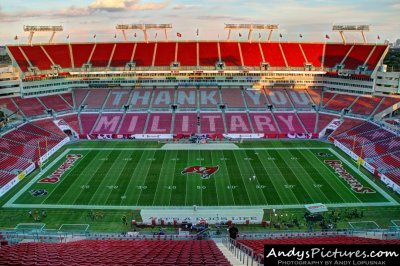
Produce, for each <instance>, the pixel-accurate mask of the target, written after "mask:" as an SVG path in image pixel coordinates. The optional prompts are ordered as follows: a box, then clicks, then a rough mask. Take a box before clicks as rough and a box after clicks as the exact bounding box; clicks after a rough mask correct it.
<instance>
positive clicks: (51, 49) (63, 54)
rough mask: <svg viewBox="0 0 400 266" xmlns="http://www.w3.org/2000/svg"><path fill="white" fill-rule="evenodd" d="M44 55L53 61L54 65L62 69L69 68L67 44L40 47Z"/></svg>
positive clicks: (69, 60) (69, 57)
mask: <svg viewBox="0 0 400 266" xmlns="http://www.w3.org/2000/svg"><path fill="white" fill-rule="evenodd" d="M42 47H43V48H44V50H45V51H46V53H47V54H48V55H49V56H50V58H51V59H52V60H53V62H54V64H56V65H59V66H60V67H62V68H71V66H72V65H71V55H70V52H69V47H70V46H69V45H67V44H49V45H42Z"/></svg>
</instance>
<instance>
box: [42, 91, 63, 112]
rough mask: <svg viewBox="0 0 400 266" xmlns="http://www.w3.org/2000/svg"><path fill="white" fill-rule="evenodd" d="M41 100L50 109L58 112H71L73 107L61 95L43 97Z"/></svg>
mask: <svg viewBox="0 0 400 266" xmlns="http://www.w3.org/2000/svg"><path fill="white" fill-rule="evenodd" d="M40 100H41V101H42V103H44V105H45V106H46V107H47V108H48V109H53V110H54V111H56V112H61V111H67V110H71V106H69V104H68V103H67V102H66V101H65V100H64V99H63V98H62V97H61V96H60V95H49V96H43V97H40Z"/></svg>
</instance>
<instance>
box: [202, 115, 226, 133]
mask: <svg viewBox="0 0 400 266" xmlns="http://www.w3.org/2000/svg"><path fill="white" fill-rule="evenodd" d="M200 132H201V133H203V134H209V133H216V134H222V133H225V128H224V121H223V118H222V114H221V113H205V112H203V113H201V114H200Z"/></svg>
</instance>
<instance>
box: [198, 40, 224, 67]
mask: <svg viewBox="0 0 400 266" xmlns="http://www.w3.org/2000/svg"><path fill="white" fill-rule="evenodd" d="M218 61H219V53H218V44H217V43H216V42H199V64H200V66H215V64H216V63H217V62H218Z"/></svg>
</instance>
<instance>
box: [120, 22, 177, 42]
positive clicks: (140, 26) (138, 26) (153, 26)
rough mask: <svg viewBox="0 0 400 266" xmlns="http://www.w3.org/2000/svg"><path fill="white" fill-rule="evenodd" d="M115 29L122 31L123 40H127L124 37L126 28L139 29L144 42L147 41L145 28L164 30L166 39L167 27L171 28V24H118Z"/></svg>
mask: <svg viewBox="0 0 400 266" xmlns="http://www.w3.org/2000/svg"><path fill="white" fill-rule="evenodd" d="M115 29H116V30H121V31H122V35H123V36H124V41H127V40H128V38H127V37H126V31H127V30H141V31H143V35H144V40H145V41H146V42H147V41H148V36H147V30H150V29H161V30H164V35H165V39H166V40H167V41H168V35H167V29H172V24H118V25H117V26H116V27H115Z"/></svg>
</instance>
